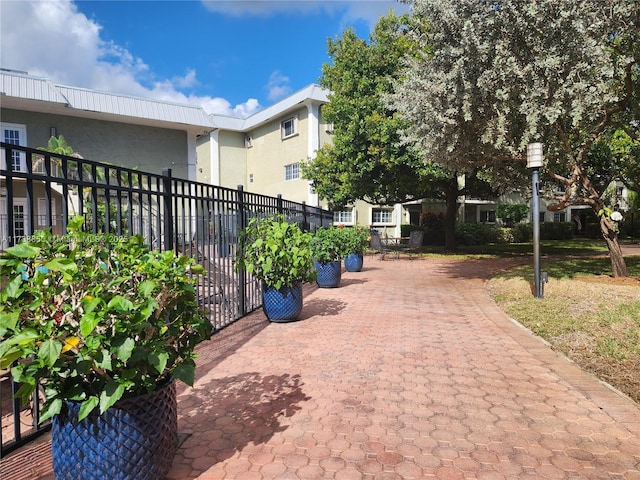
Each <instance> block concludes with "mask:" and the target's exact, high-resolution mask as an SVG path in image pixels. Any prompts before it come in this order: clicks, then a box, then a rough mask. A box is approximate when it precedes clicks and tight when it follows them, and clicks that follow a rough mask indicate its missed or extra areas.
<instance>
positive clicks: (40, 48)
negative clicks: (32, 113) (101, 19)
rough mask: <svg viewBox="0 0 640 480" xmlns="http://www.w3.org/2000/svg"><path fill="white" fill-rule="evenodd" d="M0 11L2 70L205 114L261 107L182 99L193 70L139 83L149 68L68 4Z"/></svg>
mask: <svg viewBox="0 0 640 480" xmlns="http://www.w3.org/2000/svg"><path fill="white" fill-rule="evenodd" d="M0 9H1V11H0V31H1V32H2V42H0V49H1V50H0V59H1V60H2V65H0V67H2V68H8V69H13V70H20V71H25V72H28V73H29V74H32V75H39V76H42V77H47V78H51V79H52V81H54V82H55V83H58V84H64V85H70V86H77V87H81V88H88V89H92V90H99V91H110V92H114V93H120V94H124V95H134V96H138V97H146V98H153V99H158V100H163V101H170V102H176V103H191V104H196V105H200V106H202V107H203V108H205V110H206V111H207V112H208V113H217V114H223V115H234V114H238V112H240V113H241V114H242V115H245V116H246V115H250V114H251V113H254V112H255V111H257V110H259V109H260V108H261V107H260V105H259V104H258V103H257V101H256V100H255V99H253V98H250V99H248V100H247V101H246V102H244V103H242V104H239V105H236V106H233V105H231V104H230V103H229V102H228V101H227V100H225V99H224V98H219V97H210V96H197V95H185V94H184V93H182V92H181V91H180V89H181V88H189V87H190V86H193V85H196V84H198V83H199V81H198V78H197V72H196V70H195V69H191V70H189V71H187V72H185V74H184V76H180V77H175V78H172V79H163V80H161V81H156V82H152V83H151V85H152V86H151V87H147V86H145V85H144V84H143V81H144V80H148V79H149V78H153V72H151V71H150V67H149V65H147V64H146V63H145V62H144V60H143V59H141V58H138V57H135V56H134V55H132V54H131V52H129V51H128V50H127V49H126V48H124V47H122V46H120V45H117V44H115V43H113V42H107V41H105V40H103V39H102V38H101V36H100V31H101V26H100V25H99V24H98V23H97V22H95V21H94V20H92V19H89V18H87V17H86V16H85V15H84V14H83V13H81V12H79V11H78V8H77V6H76V4H75V3H74V2H72V1H70V0H55V1H0ZM24 25H29V28H24ZM34 32H38V33H37V34H34Z"/></svg>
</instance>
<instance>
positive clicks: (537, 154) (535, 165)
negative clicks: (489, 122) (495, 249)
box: [527, 143, 544, 298]
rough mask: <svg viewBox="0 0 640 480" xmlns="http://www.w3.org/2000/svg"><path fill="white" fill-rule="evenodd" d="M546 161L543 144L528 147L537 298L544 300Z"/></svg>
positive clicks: (531, 144) (534, 274) (533, 144)
mask: <svg viewBox="0 0 640 480" xmlns="http://www.w3.org/2000/svg"><path fill="white" fill-rule="evenodd" d="M543 161H544V156H543V155H542V144H541V143H530V144H529V145H527V168H531V169H532V172H531V185H532V189H533V202H532V203H533V207H532V210H533V212H532V213H533V277H534V284H535V296H536V298H542V297H543V294H542V281H541V274H540V198H539V195H540V188H539V180H540V167H542V163H543Z"/></svg>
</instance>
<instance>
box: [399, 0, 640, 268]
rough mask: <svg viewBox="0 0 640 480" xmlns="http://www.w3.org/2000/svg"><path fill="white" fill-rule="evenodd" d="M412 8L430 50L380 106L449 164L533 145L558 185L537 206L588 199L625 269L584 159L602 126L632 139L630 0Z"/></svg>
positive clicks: (634, 6) (513, 157) (635, 30)
mask: <svg viewBox="0 0 640 480" xmlns="http://www.w3.org/2000/svg"><path fill="white" fill-rule="evenodd" d="M413 14H414V16H415V17H416V18H420V19H421V20H422V21H423V22H424V24H425V25H428V26H429V28H428V29H421V30H420V31H417V32H416V35H415V36H414V38H415V40H416V41H417V42H419V44H420V45H421V46H427V45H428V46H429V47H430V49H431V50H430V52H426V53H424V54H422V55H420V56H413V57H412V58H410V59H409V66H408V68H407V69H406V70H405V73H406V76H405V77H404V78H403V79H402V80H403V81H402V82H401V83H400V84H399V85H398V86H397V87H396V94H395V95H394V97H393V100H392V102H391V104H392V105H393V106H395V107H396V108H398V109H399V110H401V111H402V112H403V114H404V115H405V118H406V120H407V121H409V122H410V128H408V129H406V131H405V132H406V136H407V138H408V140H409V141H412V142H416V143H417V144H418V145H420V148H421V149H422V151H423V153H424V154H425V155H426V157H427V158H438V159H439V162H441V163H443V164H445V165H448V166H449V168H469V167H470V166H478V165H498V164H499V163H501V162H511V163H512V164H513V167H514V168H515V169H518V168H520V170H521V166H522V165H524V160H525V152H526V146H527V144H528V143H530V142H535V141H540V142H543V143H544V145H545V155H546V168H545V170H544V173H546V175H547V176H548V178H550V179H552V180H553V181H554V182H556V183H559V184H561V185H563V193H562V194H560V195H558V196H557V197H556V198H554V199H553V201H552V203H551V204H550V205H549V206H548V208H549V209H550V210H560V209H564V208H566V207H570V206H574V205H588V206H590V207H591V208H592V209H593V211H594V212H595V213H596V215H598V216H599V218H600V228H601V232H602V235H603V237H604V239H605V240H606V243H607V246H608V248H609V252H610V258H611V264H612V271H613V275H614V276H625V275H626V274H627V270H626V265H625V263H624V258H623V256H622V252H621V250H620V246H619V243H618V239H617V235H616V225H615V222H613V221H612V220H611V219H610V217H609V215H608V212H610V209H608V208H607V205H605V203H604V200H603V196H602V194H603V191H602V190H601V188H604V187H601V186H599V185H597V182H596V179H595V178H592V176H591V174H592V173H593V172H594V171H597V170H598V168H595V166H594V165H593V163H590V162H594V161H596V160H597V159H598V156H597V155H595V152H594V142H596V141H598V140H599V139H600V138H602V137H603V136H604V135H606V134H607V133H610V132H611V131H612V130H615V129H618V128H621V129H623V130H625V131H627V132H628V133H629V135H632V136H634V135H635V136H636V137H634V138H637V135H638V123H637V121H638V115H637V111H638V103H639V101H638V100H639V97H640V88H639V86H638V74H637V73H638V65H639V64H640V62H639V59H640V45H639V42H640V28H639V24H640V2H638V1H637V0H583V1H577V0H517V1H516V0H503V1H497V2H493V1H491V2H490V1H485V0H415V3H414V5H413ZM418 52H420V49H418ZM516 162H518V163H519V165H520V167H517V166H516V165H515V163H516Z"/></svg>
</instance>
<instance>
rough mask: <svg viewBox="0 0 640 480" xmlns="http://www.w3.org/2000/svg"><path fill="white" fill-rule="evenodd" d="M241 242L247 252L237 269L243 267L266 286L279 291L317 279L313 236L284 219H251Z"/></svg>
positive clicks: (244, 252)
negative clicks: (284, 287) (311, 244)
mask: <svg viewBox="0 0 640 480" xmlns="http://www.w3.org/2000/svg"><path fill="white" fill-rule="evenodd" d="M241 241H242V243H244V248H243V253H241V256H240V257H239V259H238V262H237V263H236V268H239V267H243V268H244V270H245V271H246V272H248V273H250V274H251V275H253V276H254V277H256V278H257V279H258V280H260V281H262V282H263V283H264V284H265V285H266V286H268V287H274V288H275V289H276V290H280V288H281V287H283V286H292V285H294V284H296V283H299V282H311V281H314V280H315V279H316V271H315V269H314V267H313V258H312V256H311V250H310V248H309V247H310V242H311V234H310V233H308V232H303V231H302V230H301V229H300V227H298V225H296V224H294V223H289V222H287V221H286V219H285V218H284V216H282V215H276V216H275V217H268V218H258V217H256V218H252V219H251V220H250V221H249V225H248V226H247V228H245V230H244V232H243V233H242V236H241Z"/></svg>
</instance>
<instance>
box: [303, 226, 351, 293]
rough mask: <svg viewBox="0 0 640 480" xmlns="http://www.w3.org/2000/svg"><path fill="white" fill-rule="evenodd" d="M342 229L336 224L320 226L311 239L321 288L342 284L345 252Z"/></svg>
mask: <svg viewBox="0 0 640 480" xmlns="http://www.w3.org/2000/svg"><path fill="white" fill-rule="evenodd" d="M340 230H341V229H338V228H336V227H334V226H331V227H327V228H319V229H317V230H316V232H315V233H314V235H313V238H312V240H311V252H312V254H313V258H314V260H315V267H316V270H317V271H318V278H317V279H316V282H317V284H318V286H319V287H320V288H334V287H337V286H338V285H340V279H341V276H342V270H341V268H342V266H341V262H342V256H343V254H344V244H343V242H344V239H343V236H342V233H341V231H340Z"/></svg>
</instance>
